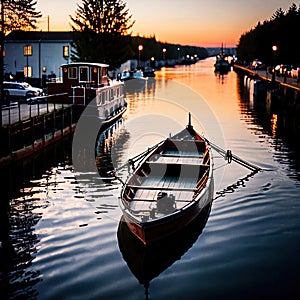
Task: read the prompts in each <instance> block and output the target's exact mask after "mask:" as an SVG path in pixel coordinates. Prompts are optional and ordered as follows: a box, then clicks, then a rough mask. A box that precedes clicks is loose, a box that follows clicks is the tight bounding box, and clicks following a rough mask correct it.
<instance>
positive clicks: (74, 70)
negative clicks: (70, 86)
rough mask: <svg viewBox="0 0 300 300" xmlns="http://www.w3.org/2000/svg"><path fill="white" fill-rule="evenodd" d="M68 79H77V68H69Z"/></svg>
mask: <svg viewBox="0 0 300 300" xmlns="http://www.w3.org/2000/svg"><path fill="white" fill-rule="evenodd" d="M69 79H77V68H76V67H70V68H69Z"/></svg>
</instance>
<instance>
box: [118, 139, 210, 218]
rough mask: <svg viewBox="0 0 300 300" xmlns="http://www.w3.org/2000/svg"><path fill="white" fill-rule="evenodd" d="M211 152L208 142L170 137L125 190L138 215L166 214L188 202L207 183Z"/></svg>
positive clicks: (129, 204) (131, 205)
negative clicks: (207, 146)
mask: <svg viewBox="0 0 300 300" xmlns="http://www.w3.org/2000/svg"><path fill="white" fill-rule="evenodd" d="M209 160H210V157H209V151H208V150H207V148H206V144H205V142H204V141H195V140H189V141H187V140H184V141H182V140H171V139H167V140H166V141H165V142H164V143H163V145H161V146H160V147H158V149H157V150H156V151H155V152H154V153H153V154H152V155H151V156H150V157H149V158H148V159H147V160H146V161H145V162H144V163H143V164H142V166H141V167H140V168H138V169H137V170H136V172H135V174H134V175H133V176H132V178H131V180H130V181H129V182H128V185H127V188H126V189H125V191H124V195H123V196H124V198H125V200H126V202H127V204H128V208H129V209H130V211H131V213H133V214H134V215H139V216H141V217H142V216H143V215H147V216H149V212H151V211H153V210H155V214H154V213H153V214H152V215H151V213H150V218H151V216H152V218H157V217H160V216H164V215H166V214H169V213H171V212H173V211H176V210H180V209H182V208H184V207H185V206H186V205H188V204H189V203H190V202H191V201H193V200H194V199H195V197H196V196H197V195H198V193H200V191H201V190H202V188H203V187H204V186H205V184H206V182H207V178H208V173H209Z"/></svg>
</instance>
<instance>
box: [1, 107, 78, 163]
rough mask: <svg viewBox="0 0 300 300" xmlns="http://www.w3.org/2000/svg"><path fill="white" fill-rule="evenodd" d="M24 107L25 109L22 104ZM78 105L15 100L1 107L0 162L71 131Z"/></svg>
mask: <svg viewBox="0 0 300 300" xmlns="http://www.w3.org/2000/svg"><path fill="white" fill-rule="evenodd" d="M25 107H27V111H26V108H25ZM82 111H83V107H82V106H74V105H66V104H64V105H58V104H56V105H55V104H53V103H52V104H50V103H49V105H48V103H46V104H41V105H39V108H38V109H37V108H34V107H33V106H32V105H28V104H24V107H23V104H21V105H20V104H17V105H15V106H13V107H9V108H6V109H3V110H2V120H3V121H4V122H3V125H2V127H1V128H0V138H1V147H0V166H3V165H7V164H10V163H12V162H14V161H18V160H20V159H23V158H26V157H28V156H30V155H32V154H34V153H36V152H38V151H40V150H42V149H44V148H45V147H47V146H48V145H51V144H53V143H55V142H57V141H58V140H61V139H63V138H65V137H67V136H69V135H70V134H72V133H73V132H74V131H75V127H76V123H77V121H78V119H79V117H80V115H81V113H82Z"/></svg>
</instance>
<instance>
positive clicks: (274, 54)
mask: <svg viewBox="0 0 300 300" xmlns="http://www.w3.org/2000/svg"><path fill="white" fill-rule="evenodd" d="M272 50H273V73H272V82H275V64H276V52H277V50H278V46H277V45H273V46H272Z"/></svg>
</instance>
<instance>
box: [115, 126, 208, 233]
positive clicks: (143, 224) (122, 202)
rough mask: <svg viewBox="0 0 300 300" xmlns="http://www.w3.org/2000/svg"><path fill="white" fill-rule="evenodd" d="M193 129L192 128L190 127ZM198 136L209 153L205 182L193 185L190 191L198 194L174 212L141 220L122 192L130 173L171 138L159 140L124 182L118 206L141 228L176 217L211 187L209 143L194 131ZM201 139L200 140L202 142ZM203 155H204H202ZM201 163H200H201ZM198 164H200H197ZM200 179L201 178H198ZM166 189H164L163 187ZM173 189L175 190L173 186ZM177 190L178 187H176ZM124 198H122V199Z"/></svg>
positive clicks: (139, 167) (197, 200) (138, 168)
mask: <svg viewBox="0 0 300 300" xmlns="http://www.w3.org/2000/svg"><path fill="white" fill-rule="evenodd" d="M185 130H188V129H186V128H184V129H183V130H182V131H180V132H178V133H177V134H176V135H174V136H173V137H172V138H173V139H174V137H176V136H180V134H181V133H182V132H184V131H185ZM192 130H193V131H194V129H192ZM189 134H190V135H192V133H190V132H189ZM196 135H197V136H199V137H200V138H201V140H202V141H203V142H204V144H205V149H206V151H207V152H208V153H209V157H210V161H209V164H204V165H205V166H208V168H207V170H209V172H208V174H207V175H205V173H204V174H203V175H205V178H204V181H205V182H202V183H201V185H204V186H203V187H202V188H201V189H200V188H198V189H197V188H196V187H197V185H196V186H195V188H194V189H190V190H191V191H195V193H196V192H197V191H199V193H198V194H196V195H195V198H194V199H192V200H191V201H187V202H189V203H188V204H187V205H185V206H183V207H182V208H180V209H176V210H175V211H174V212H172V213H168V214H166V215H164V216H160V217H157V218H155V219H148V220H147V221H141V220H140V219H139V218H138V217H137V216H136V215H135V214H133V213H132V212H131V211H130V208H128V207H127V206H126V204H125V203H126V202H127V203H129V202H130V201H127V200H125V199H124V192H125V190H126V187H130V185H129V184H128V182H129V180H130V179H131V178H132V175H134V174H137V172H138V171H139V170H140V169H141V167H142V165H143V164H144V163H147V160H149V158H150V157H151V155H153V154H154V153H155V152H157V151H158V149H159V148H162V147H163V146H164V144H165V143H166V142H167V141H168V140H172V139H170V138H166V139H164V140H162V141H161V143H160V144H159V145H158V146H157V147H156V148H154V149H153V150H152V151H150V152H149V153H148V154H147V155H146V156H145V157H144V158H143V159H142V160H141V161H140V163H139V164H138V166H137V167H136V170H135V172H134V173H133V174H132V175H131V176H130V178H129V179H128V181H127V182H126V184H125V186H124V187H123V189H122V192H121V197H120V207H121V209H122V210H123V212H125V213H126V214H127V215H128V217H130V218H131V219H132V222H134V223H135V224H137V225H138V226H140V227H142V228H146V227H151V226H152V225H155V224H156V223H161V222H162V221H163V222H164V221H166V222H167V220H168V219H172V218H174V217H176V216H177V215H178V214H181V213H182V212H184V211H187V210H189V209H192V207H193V206H194V205H196V204H197V203H198V202H199V201H200V199H201V197H202V196H203V195H204V194H205V193H206V192H207V190H208V189H209V188H210V187H211V184H212V180H213V159H212V152H211V147H210V146H209V143H208V142H207V140H206V139H205V138H204V137H203V136H201V135H199V134H198V133H197V132H196V131H194V136H196ZM202 141H201V142H202ZM203 157H204V155H203ZM179 165H182V164H179ZM201 165H202V164H201ZM199 166H200V165H199ZM200 181H202V180H200ZM134 187H135V188H141V189H143V186H134ZM153 189H157V188H156V187H153ZM157 190H164V188H161V189H157ZM165 190H166V189H165ZM168 190H172V188H169V189H168ZM173 190H176V189H175V188H173ZM177 190H178V189H177ZM123 199H124V200H123Z"/></svg>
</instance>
